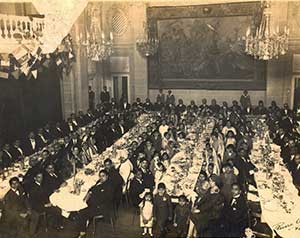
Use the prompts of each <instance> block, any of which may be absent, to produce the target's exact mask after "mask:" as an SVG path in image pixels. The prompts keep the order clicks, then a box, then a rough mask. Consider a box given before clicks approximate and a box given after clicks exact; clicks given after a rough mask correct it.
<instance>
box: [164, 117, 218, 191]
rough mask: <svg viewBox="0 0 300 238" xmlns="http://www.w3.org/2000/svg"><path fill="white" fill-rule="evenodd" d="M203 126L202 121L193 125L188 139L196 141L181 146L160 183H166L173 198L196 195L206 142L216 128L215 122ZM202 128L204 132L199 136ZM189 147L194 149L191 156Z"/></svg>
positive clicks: (189, 141) (211, 121)
mask: <svg viewBox="0 0 300 238" xmlns="http://www.w3.org/2000/svg"><path fill="white" fill-rule="evenodd" d="M202 125H203V124H202V122H200V121H196V123H194V124H193V125H192V130H191V131H190V133H189V134H188V135H187V137H191V138H194V137H196V136H197V139H196V141H194V140H188V141H186V144H185V145H184V146H181V148H180V151H179V152H178V153H177V154H175V155H174V156H173V158H171V163H170V165H169V167H168V168H167V171H166V173H165V174H164V175H163V177H162V178H161V180H160V182H163V183H165V185H166V187H167V192H168V194H169V195H171V196H180V195H181V194H185V195H186V196H188V197H189V196H191V195H192V194H194V192H193V191H194V189H195V185H196V183H197V179H198V177H199V173H200V171H201V167H202V163H203V158H202V152H203V150H204V147H205V143H204V140H205V139H206V138H209V136H210V134H211V131H212V129H213V127H214V120H210V121H209V123H207V124H206V127H205V128H202ZM200 127H201V128H202V129H203V130H202V132H201V133H200V134H199V135H197V133H199V132H198V129H199V128H200ZM198 136H199V137H198ZM188 147H190V148H191V149H192V153H191V154H189V153H187V151H186V148H188ZM187 158H188V159H187Z"/></svg>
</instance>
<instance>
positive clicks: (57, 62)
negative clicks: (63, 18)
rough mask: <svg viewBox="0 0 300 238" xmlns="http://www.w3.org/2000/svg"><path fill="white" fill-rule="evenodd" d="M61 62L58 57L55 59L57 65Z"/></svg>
mask: <svg viewBox="0 0 300 238" xmlns="http://www.w3.org/2000/svg"><path fill="white" fill-rule="evenodd" d="M61 63H62V61H61V59H60V58H58V59H57V60H56V65H57V66H59V65H60V64H61Z"/></svg>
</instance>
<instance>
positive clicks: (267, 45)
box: [245, 0, 289, 60]
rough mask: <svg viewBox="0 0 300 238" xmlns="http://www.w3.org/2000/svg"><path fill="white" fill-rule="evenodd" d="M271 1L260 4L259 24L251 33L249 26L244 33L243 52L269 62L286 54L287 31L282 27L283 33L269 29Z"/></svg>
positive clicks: (277, 29) (277, 28)
mask: <svg viewBox="0 0 300 238" xmlns="http://www.w3.org/2000/svg"><path fill="white" fill-rule="evenodd" d="M270 3H271V1H270V0H266V1H263V2H262V8H263V14H262V19H261V23H260V25H259V27H258V28H256V30H254V31H251V26H249V27H248V29H247V32H246V37H245V41H246V46H245V52H246V53H247V54H249V55H251V56H254V58H255V59H259V60H270V59H273V58H278V57H279V56H281V55H284V54H286V52H287V51H288V37H289V29H288V28H287V26H285V27H284V29H283V31H282V30H280V29H279V26H277V27H276V29H274V30H272V29H271V15H272V12H271V4H270Z"/></svg>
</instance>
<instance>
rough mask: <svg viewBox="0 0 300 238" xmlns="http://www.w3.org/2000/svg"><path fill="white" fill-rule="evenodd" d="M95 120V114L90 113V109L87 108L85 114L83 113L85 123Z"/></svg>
mask: <svg viewBox="0 0 300 238" xmlns="http://www.w3.org/2000/svg"><path fill="white" fill-rule="evenodd" d="M94 120H95V116H94V115H93V113H92V110H90V109H89V110H87V114H86V115H85V124H89V123H91V122H92V121H94Z"/></svg>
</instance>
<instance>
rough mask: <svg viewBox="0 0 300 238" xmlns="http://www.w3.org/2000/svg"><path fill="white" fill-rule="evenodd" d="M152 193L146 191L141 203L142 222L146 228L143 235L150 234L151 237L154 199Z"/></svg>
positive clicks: (142, 225)
mask: <svg viewBox="0 0 300 238" xmlns="http://www.w3.org/2000/svg"><path fill="white" fill-rule="evenodd" d="M152 200H153V199H152V194H151V193H150V192H148V193H146V194H145V196H144V199H143V201H142V202H141V203H140V205H139V207H140V224H141V227H142V228H143V229H144V231H143V234H142V235H143V236H145V235H146V234H149V235H150V236H151V237H152V236H153V233H152V226H153V201H152Z"/></svg>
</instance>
